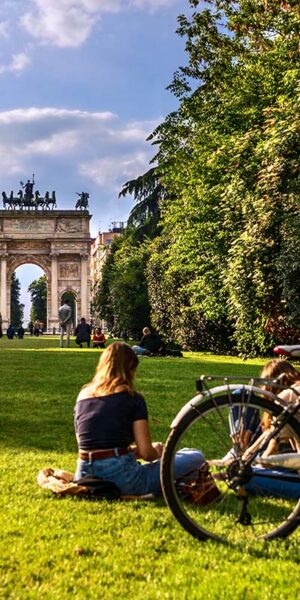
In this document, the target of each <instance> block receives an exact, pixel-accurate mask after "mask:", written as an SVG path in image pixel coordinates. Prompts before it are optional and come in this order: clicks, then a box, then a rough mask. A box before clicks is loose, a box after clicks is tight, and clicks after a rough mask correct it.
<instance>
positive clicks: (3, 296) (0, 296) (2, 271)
mask: <svg viewBox="0 0 300 600" xmlns="http://www.w3.org/2000/svg"><path fill="white" fill-rule="evenodd" d="M0 259H1V266H0V312H1V315H2V327H3V329H6V328H7V325H8V316H9V315H8V314H7V254H1V256H0Z"/></svg>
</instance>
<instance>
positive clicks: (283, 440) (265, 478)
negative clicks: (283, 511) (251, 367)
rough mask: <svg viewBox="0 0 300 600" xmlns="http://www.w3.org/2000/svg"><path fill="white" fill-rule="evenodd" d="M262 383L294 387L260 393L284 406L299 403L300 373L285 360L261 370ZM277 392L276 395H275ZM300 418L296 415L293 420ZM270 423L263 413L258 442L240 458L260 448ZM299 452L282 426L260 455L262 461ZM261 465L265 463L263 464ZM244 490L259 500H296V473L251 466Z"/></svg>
mask: <svg viewBox="0 0 300 600" xmlns="http://www.w3.org/2000/svg"><path fill="white" fill-rule="evenodd" d="M260 376H261V377H262V378H264V379H274V380H275V379H278V381H280V383H281V384H282V385H285V386H287V388H290V386H292V387H293V389H294V390H295V391H293V390H292V389H285V390H282V391H281V392H279V390H278V387H276V385H274V386H272V385H270V386H269V385H266V386H264V388H263V389H265V390H267V391H270V392H272V393H273V394H275V395H277V396H278V398H280V399H281V402H282V403H283V404H285V405H287V404H288V403H290V402H296V400H297V399H298V397H299V396H298V395H297V392H298V393H300V373H299V371H297V369H295V368H294V367H293V365H291V364H290V363H288V362H287V361H286V360H282V359H280V358H275V359H273V360H271V361H269V362H268V363H267V364H266V365H265V366H264V368H263V369H262V372H261V375H260ZM278 392H279V393H278ZM297 418H299V417H297V415H296V419H297ZM272 427H273V425H272V419H271V415H270V413H268V412H264V413H263V415H262V420H261V431H262V433H261V435H260V436H259V437H258V438H257V440H256V441H255V442H254V443H253V444H252V445H251V446H249V447H248V448H247V450H246V451H245V452H244V455H243V458H244V459H246V458H247V457H248V456H251V454H252V453H253V452H255V451H256V449H257V448H259V447H260V445H261V444H262V442H263V441H264V439H265V438H266V437H267V436H268V434H269V433H270V431H272ZM286 452H287V453H288V454H289V455H290V456H291V454H290V453H293V452H298V453H299V452H300V444H299V439H296V438H295V437H293V436H291V432H290V430H289V427H288V425H287V426H285V427H284V428H283V429H282V430H281V432H280V433H279V434H278V435H277V436H276V439H274V438H273V439H272V440H271V441H270V442H269V444H268V446H267V448H266V450H265V451H264V452H263V453H262V454H261V459H263V458H268V457H271V456H272V455H275V454H276V455H277V454H281V453H283V454H284V456H286V454H285V453H286ZM263 465H264V463H263ZM245 489H246V490H247V492H248V493H250V494H251V495H258V496H274V497H280V498H287V499H289V498H299V494H300V477H299V474H298V473H297V472H295V473H290V472H289V471H286V470H285V469H284V467H283V468H281V467H277V468H273V467H272V468H266V466H265V465H264V466H263V467H259V466H254V467H253V476H252V478H251V480H250V481H249V483H248V484H246V485H245Z"/></svg>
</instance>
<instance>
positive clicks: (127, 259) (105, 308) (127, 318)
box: [94, 233, 150, 338]
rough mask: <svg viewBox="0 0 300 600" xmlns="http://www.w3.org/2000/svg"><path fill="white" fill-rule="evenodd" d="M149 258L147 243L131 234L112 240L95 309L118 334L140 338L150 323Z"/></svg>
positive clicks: (99, 285)
mask: <svg viewBox="0 0 300 600" xmlns="http://www.w3.org/2000/svg"><path fill="white" fill-rule="evenodd" d="M147 259H148V249H147V245H146V244H137V245H135V244H133V243H132V238H131V236H130V235H129V234H128V233H127V234H125V235H123V236H120V237H118V238H116V239H115V240H114V241H113V243H112V248H111V253H110V255H109V256H108V258H107V260H106V262H105V264H104V266H103V269H102V275H101V280H100V281H99V283H98V289H97V291H96V294H95V300H94V309H95V310H96V312H97V313H98V314H99V316H100V318H102V319H104V320H105V321H106V322H107V326H108V328H109V329H110V330H111V331H113V332H114V333H115V335H124V336H125V337H127V336H128V337H135V338H136V337H139V336H140V334H141V330H142V328H143V327H144V326H145V325H148V324H149V322H150V306H149V300H148V290H147V284H146V278H145V266H146V263H147Z"/></svg>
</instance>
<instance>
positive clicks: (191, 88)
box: [147, 0, 300, 355]
mask: <svg viewBox="0 0 300 600" xmlns="http://www.w3.org/2000/svg"><path fill="white" fill-rule="evenodd" d="M190 5H191V7H192V8H194V9H195V11H194V13H193V14H192V17H191V18H190V20H189V19H188V18H187V17H185V16H183V15H181V16H180V17H179V29H178V33H179V35H180V36H182V37H185V39H186V50H187V54H188V59H189V60H188V65H187V66H185V67H182V68H179V70H178V71H177V72H176V73H175V76H174V80H173V83H172V84H171V86H170V88H171V90H172V91H173V92H174V93H175V94H176V95H177V96H178V98H179V101H180V105H179V109H178V111H176V112H174V113H172V114H171V115H169V116H168V117H167V119H166V120H165V122H164V123H163V124H162V125H161V126H159V127H158V129H157V130H156V131H155V132H154V134H153V136H152V140H154V141H155V142H156V143H158V146H159V151H158V155H157V160H158V169H159V172H160V173H161V181H162V184H163V185H164V186H165V188H166V189H168V193H169V194H170V197H172V201H171V200H170V199H167V198H166V199H165V200H164V201H163V202H162V204H161V212H162V219H161V235H160V238H159V239H156V240H155V241H154V242H153V245H152V249H151V258H150V262H149V264H148V268H147V270H148V283H149V296H150V303H151V306H152V309H153V310H152V314H153V319H154V322H156V323H157V325H158V327H160V328H161V329H162V330H163V332H165V333H166V334H170V335H171V334H172V335H175V336H176V337H177V338H178V336H179V335H181V333H180V332H183V334H184V336H187V338H189V339H190V340H192V341H191V346H192V347H195V348H196V347H202V344H203V341H204V344H205V345H207V344H208V347H209V348H210V349H212V350H214V349H218V348H221V347H224V342H225V346H226V345H227V346H228V347H230V344H231V343H233V344H235V346H236V349H237V350H238V351H239V352H241V353H243V354H247V355H250V354H256V353H258V352H264V353H265V352H268V351H269V349H270V347H271V345H272V344H273V343H274V342H275V341H276V339H278V334H279V331H276V325H275V324H276V321H277V322H278V323H280V324H281V325H280V334H281V335H282V322H284V323H286V325H288V327H289V331H290V332H294V333H293V335H294V338H295V336H296V335H297V327H299V317H300V309H299V308H298V307H297V300H296V298H297V297H298V281H299V278H297V277H296V275H297V273H298V272H299V258H298V257H299V254H298V248H299V234H298V231H299V229H298V219H299V217H298V215H299V191H300V189H299V185H300V178H299V133H300V127H299V74H300V73H299V28H300V9H299V3H295V2H279V1H278V2H277V1H275V2H273V1H272V2H267V1H256V0H255V2H254V1H251V0H247V1H246V0H245V1H242V0H241V1H240V2H231V1H229V0H228V1H221V0H220V1H217V0H216V1H210V2H207V3H206V5H205V8H200V3H199V2H198V1H197V0H190ZM220 24H221V25H220ZM290 256H291V257H293V261H290V260H288V259H289V257H290ZM159 302H160V304H159V306H158V303H159ZM164 311H165V313H166V314H165V315H163V312H164ZM191 328H192V329H191ZM231 333H232V334H233V335H232V336H231ZM224 334H225V337H224Z"/></svg>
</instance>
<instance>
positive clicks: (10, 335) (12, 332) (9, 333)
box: [6, 323, 15, 340]
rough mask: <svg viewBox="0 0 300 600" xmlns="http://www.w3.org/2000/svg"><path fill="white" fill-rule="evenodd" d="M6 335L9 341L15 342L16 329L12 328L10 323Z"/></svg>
mask: <svg viewBox="0 0 300 600" xmlns="http://www.w3.org/2000/svg"><path fill="white" fill-rule="evenodd" d="M6 335H7V337H8V339H9V340H13V339H14V337H15V330H14V327H13V326H12V324H11V323H10V324H9V326H8V328H7V330H6Z"/></svg>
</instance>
